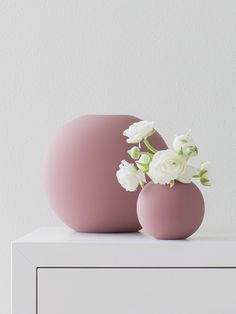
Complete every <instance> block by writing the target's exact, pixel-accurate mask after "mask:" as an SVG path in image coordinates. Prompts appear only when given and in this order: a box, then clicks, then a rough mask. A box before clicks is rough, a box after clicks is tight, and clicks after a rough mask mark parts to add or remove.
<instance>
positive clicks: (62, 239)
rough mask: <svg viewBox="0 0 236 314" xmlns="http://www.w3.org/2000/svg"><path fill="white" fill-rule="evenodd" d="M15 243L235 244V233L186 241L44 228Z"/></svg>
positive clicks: (215, 234) (212, 234)
mask: <svg viewBox="0 0 236 314" xmlns="http://www.w3.org/2000/svg"><path fill="white" fill-rule="evenodd" d="M14 242H15V243H74V244H76V243H78V244H83V243H84V244H90V243H91V244H106V243H107V244H109V243H110V244H112V243H114V244H118V243H119V244H125V243H129V244H139V243H140V244H153V245H157V246H158V245H163V244H164V245H168V244H172V245H173V244H176V245H179V244H180V245H194V243H202V244H203V243H205V244H213V243H222V242H233V243H235V244H236V233H235V232H233V231H231V232H229V231H223V230H221V231H214V232H211V233H210V232H204V233H203V232H202V233H196V234H195V235H193V236H191V237H190V238H188V239H187V240H168V241H166V240H156V239H154V238H153V237H151V236H149V235H147V234H145V233H143V232H142V231H141V232H134V233H80V232H75V231H73V230H71V229H69V228H67V227H44V228H39V229H36V230H35V231H33V232H31V233H29V234H27V235H25V236H23V237H21V238H19V239H18V240H16V241H14Z"/></svg>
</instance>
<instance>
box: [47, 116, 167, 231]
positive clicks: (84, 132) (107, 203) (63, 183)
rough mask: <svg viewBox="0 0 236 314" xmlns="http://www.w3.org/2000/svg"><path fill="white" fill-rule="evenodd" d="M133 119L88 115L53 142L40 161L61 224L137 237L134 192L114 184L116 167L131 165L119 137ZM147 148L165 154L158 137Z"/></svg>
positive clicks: (62, 131)
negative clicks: (153, 148) (128, 233)
mask: <svg viewBox="0 0 236 314" xmlns="http://www.w3.org/2000/svg"><path fill="white" fill-rule="evenodd" d="M137 121H139V119H138V118H136V117H133V116H125V115H88V116H83V117H80V118H77V119H75V120H73V121H71V122H69V123H68V124H67V125H66V126H65V127H64V128H63V129H62V130H61V131H59V133H58V134H57V135H56V137H55V139H54V140H53V141H52V143H51V145H50V147H49V149H48V151H47V153H46V157H45V161H44V179H45V180H44V181H45V189H46V192H47V196H48V199H49V201H50V203H51V205H52V207H53V209H54V210H55V212H56V213H57V215H58V216H59V217H60V218H61V219H62V221H63V222H64V223H65V224H67V225H68V226H70V227H71V228H72V229H74V230H76V231H82V232H132V231H138V230H139V229H140V228H141V226H140V224H139V221H138V218H137V213H136V202H137V197H138V193H139V192H138V191H137V192H132V193H131V192H126V191H125V190H124V189H123V188H122V187H121V186H120V185H119V183H118V182H117V179H116V171H117V170H118V167H119V164H120V161H121V160H122V159H126V160H127V161H130V162H131V159H130V158H129V155H128V154H127V150H128V149H129V148H130V147H131V145H130V144H127V143H126V138H125V137H124V136H123V135H122V133H123V131H124V130H125V129H126V128H127V127H128V126H129V125H130V124H132V123H134V122H137ZM151 143H152V144H153V145H156V146H157V147H159V149H165V148H166V144H165V142H164V141H163V139H162V138H161V137H160V136H159V135H158V134H156V135H154V136H153V138H152V141H151Z"/></svg>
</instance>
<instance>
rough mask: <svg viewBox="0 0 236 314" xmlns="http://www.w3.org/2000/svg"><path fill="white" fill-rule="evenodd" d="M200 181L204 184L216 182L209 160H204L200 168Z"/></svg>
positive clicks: (208, 184) (209, 184)
mask: <svg viewBox="0 0 236 314" xmlns="http://www.w3.org/2000/svg"><path fill="white" fill-rule="evenodd" d="M199 176H200V181H201V183H202V184H203V185H206V186H211V185H212V184H214V183H215V180H214V175H213V173H212V166H211V163H210V162H209V161H205V162H202V163H201V165H200V168H199Z"/></svg>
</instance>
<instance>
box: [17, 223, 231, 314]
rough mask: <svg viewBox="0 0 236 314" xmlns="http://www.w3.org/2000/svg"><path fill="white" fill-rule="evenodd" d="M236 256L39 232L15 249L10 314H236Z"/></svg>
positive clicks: (211, 242)
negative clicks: (11, 313)
mask: <svg viewBox="0 0 236 314" xmlns="http://www.w3.org/2000/svg"><path fill="white" fill-rule="evenodd" d="M235 249H236V241H235V240H234V237H233V236H230V237H228V238H227V239H226V238H225V239H223V238H222V239H218V240H217V239H216V238H214V237H212V239H206V238H200V237H198V238H192V239H189V240H187V241H156V240H154V239H152V238H150V237H148V236H146V235H143V234H141V233H140V234H122V235H119V234H113V235H105V234H99V235H97V234H79V233H74V232H73V231H70V230H68V229H64V228H48V229H40V230H38V231H35V232H34V233H32V234H30V235H27V236H26V237H24V238H22V239H20V240H18V241H16V242H14V243H13V248H12V254H13V255H12V257H13V263H12V265H13V286H12V292H13V299H12V310H13V314H54V313H55V314H80V313H81V314H93V313H101V314H111V313H112V314H121V313H124V314H141V313H142V314H143V313H147V314H158V313H160V314H200V313H201V314H235V313H236V293H235V287H236V250H235Z"/></svg>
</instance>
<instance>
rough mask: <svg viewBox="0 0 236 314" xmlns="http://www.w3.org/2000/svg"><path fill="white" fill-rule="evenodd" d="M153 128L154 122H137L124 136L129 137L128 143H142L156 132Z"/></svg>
mask: <svg viewBox="0 0 236 314" xmlns="http://www.w3.org/2000/svg"><path fill="white" fill-rule="evenodd" d="M153 126H154V122H148V121H139V122H135V123H133V124H132V125H130V127H129V128H128V129H126V130H125V131H124V132H123V135H124V136H127V137H128V139H127V142H128V143H140V142H141V141H142V140H143V139H145V138H147V137H148V136H149V135H151V134H152V132H153V131H154V129H153Z"/></svg>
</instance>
